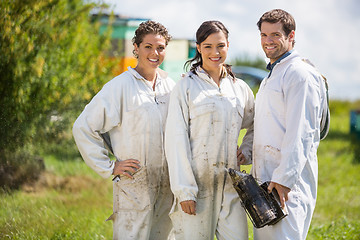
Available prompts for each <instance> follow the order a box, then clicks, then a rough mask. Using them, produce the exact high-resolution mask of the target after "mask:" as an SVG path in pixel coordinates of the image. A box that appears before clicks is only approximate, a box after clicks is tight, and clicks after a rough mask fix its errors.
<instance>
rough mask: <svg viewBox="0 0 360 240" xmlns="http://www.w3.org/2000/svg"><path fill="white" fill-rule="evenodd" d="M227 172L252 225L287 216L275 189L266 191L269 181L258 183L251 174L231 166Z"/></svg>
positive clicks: (259, 226)
mask: <svg viewBox="0 0 360 240" xmlns="http://www.w3.org/2000/svg"><path fill="white" fill-rule="evenodd" d="M228 173H229V175H230V177H231V180H232V182H233V185H234V188H235V190H236V192H237V193H238V194H239V197H240V200H241V205H242V206H243V208H244V209H245V212H246V213H247V215H248V216H249V218H250V220H251V222H252V223H253V225H254V227H256V228H262V227H264V226H266V225H274V224H275V223H277V222H278V221H280V220H281V219H282V218H284V217H286V216H287V213H286V212H285V211H284V210H283V209H282V208H281V207H280V206H281V205H280V199H279V195H278V193H277V191H276V189H275V188H274V189H273V190H272V192H271V193H268V191H267V188H268V186H269V182H265V183H263V184H261V185H259V184H258V183H257V181H256V180H255V179H254V177H253V176H252V175H250V174H247V173H245V172H239V171H236V170H234V169H232V168H230V169H228Z"/></svg>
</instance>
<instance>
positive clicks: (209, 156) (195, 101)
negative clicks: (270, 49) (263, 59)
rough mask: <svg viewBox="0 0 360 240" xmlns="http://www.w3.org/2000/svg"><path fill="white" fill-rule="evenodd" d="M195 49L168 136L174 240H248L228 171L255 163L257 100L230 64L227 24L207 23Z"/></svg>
mask: <svg viewBox="0 0 360 240" xmlns="http://www.w3.org/2000/svg"><path fill="white" fill-rule="evenodd" d="M196 41H197V42H196V47H197V49H196V55H195V57H194V59H191V60H190V61H188V62H187V63H186V65H191V68H190V71H189V72H188V73H186V74H185V76H184V77H183V79H181V80H180V81H179V82H178V83H177V85H176V86H175V87H174V89H173V91H172V93H171V97H170V103H169V111H168V118H167V124H166V131H165V151H166V157H167V161H168V166H169V175H170V185H171V190H172V192H173V193H174V196H175V199H174V203H173V207H172V210H171V212H170V218H171V220H172V222H173V226H174V234H175V237H176V239H177V240H179V239H197V240H200V239H204V240H205V239H206V240H208V239H213V238H214V235H215V234H216V237H217V239H219V240H220V239H247V238H248V232H247V219H246V214H245V212H244V210H243V208H242V207H241V204H240V200H239V197H238V195H237V193H236V191H235V189H234V187H233V186H232V182H231V179H230V177H229V175H228V174H227V171H226V168H233V169H237V170H239V165H240V164H249V163H251V152H252V136H253V117H254V96H253V93H252V91H251V89H250V88H249V86H248V85H247V84H246V83H245V82H244V81H242V80H240V79H237V78H235V77H234V75H233V73H232V72H231V67H230V66H229V65H227V64H225V60H226V57H227V52H228V48H229V42H228V30H227V29H226V27H225V26H224V25H223V24H222V23H221V22H219V21H206V22H204V23H203V24H202V25H201V26H200V27H199V29H198V30H197V33H196ZM243 128H246V129H247V133H246V135H245V137H244V139H243V143H242V145H241V147H240V148H238V147H237V142H238V138H239V132H240V130H241V129H243Z"/></svg>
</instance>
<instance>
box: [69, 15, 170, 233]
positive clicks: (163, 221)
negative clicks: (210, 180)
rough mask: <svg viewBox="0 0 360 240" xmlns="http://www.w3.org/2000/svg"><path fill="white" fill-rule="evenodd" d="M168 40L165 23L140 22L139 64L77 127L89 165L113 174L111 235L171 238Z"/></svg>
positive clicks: (104, 92)
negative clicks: (165, 139)
mask: <svg viewBox="0 0 360 240" xmlns="http://www.w3.org/2000/svg"><path fill="white" fill-rule="evenodd" d="M170 38H171V37H170V35H169V34H168V31H167V29H166V28H165V27H164V26H163V25H162V24H160V23H156V22H153V21H146V22H143V23H141V24H140V25H139V27H138V29H137V30H136V31H135V36H134V38H133V44H134V55H135V57H136V58H137V59H138V63H137V66H136V67H135V68H131V67H129V68H128V71H126V72H124V73H122V74H120V75H119V76H117V77H115V78H114V79H112V80H111V81H109V82H108V83H106V84H105V85H104V87H103V88H102V89H101V90H100V92H99V93H97V94H96V95H95V97H94V98H93V99H92V100H91V102H90V103H89V104H88V105H87V106H86V107H85V109H84V111H83V112H82V113H81V114H80V116H79V117H78V119H77V120H76V122H75V123H74V126H73V135H74V139H75V141H76V144H77V146H78V148H79V151H80V153H81V155H82V157H83V159H84V160H85V162H86V164H87V165H89V166H90V167H91V168H92V169H93V170H94V171H95V172H97V173H98V174H99V175H101V176H102V177H104V178H108V177H110V176H111V175H114V176H115V177H114V176H113V177H114V178H113V191H114V193H113V195H114V196H113V197H114V205H113V214H112V215H111V217H110V218H109V219H110V220H113V221H114V224H113V232H114V236H113V239H134V240H138V239H144V240H146V239H154V240H158V239H160V240H161V239H167V238H168V235H169V232H170V230H171V227H172V226H171V220H170V218H169V216H168V213H169V211H170V208H171V204H172V200H173V195H172V193H171V190H170V186H169V176H168V169H167V164H166V160H165V153H164V145H163V137H164V134H163V133H164V126H165V120H166V115H167V106H168V102H169V94H170V91H171V89H172V88H173V86H174V85H175V83H174V82H173V81H172V80H171V79H170V78H169V77H167V74H166V73H165V72H164V71H162V70H160V69H159V66H160V64H161V63H162V62H163V60H164V57H165V48H166V46H167V44H168V42H169V40H170ZM110 150H111V152H112V153H113V155H114V156H115V158H116V161H111V160H110V158H109V156H108V155H109V151H110Z"/></svg>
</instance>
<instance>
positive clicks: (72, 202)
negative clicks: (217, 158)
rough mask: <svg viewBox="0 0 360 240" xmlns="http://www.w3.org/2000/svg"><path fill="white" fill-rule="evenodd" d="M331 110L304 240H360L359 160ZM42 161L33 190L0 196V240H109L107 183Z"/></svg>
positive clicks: (65, 163)
mask: <svg viewBox="0 0 360 240" xmlns="http://www.w3.org/2000/svg"><path fill="white" fill-rule="evenodd" d="M332 107H333V108H334V110H333V112H332V117H331V130H330V133H329V136H328V137H327V138H326V139H325V140H323V141H322V142H321V143H320V147H319V149H318V161H319V186H318V198H317V203H316V209H315V213H314V217H313V220H312V223H311V227H310V231H309V235H308V238H307V239H310V240H313V239H314V240H315V239H354V240H355V239H360V188H359V182H360V174H359V172H360V164H359V161H360V159H357V158H356V156H355V153H354V151H353V149H354V148H356V147H358V146H354V143H352V142H351V138H350V136H349V112H348V110H349V108H350V107H349V105H346V104H344V103H336V105H332ZM340 108H341V109H340ZM244 134H245V132H244V131H242V132H241V135H242V136H243V135H244ZM240 139H241V138H240ZM44 159H45V166H46V172H45V173H44V174H43V175H42V176H41V178H40V179H39V181H38V182H37V183H36V184H35V185H31V186H24V187H23V188H22V190H19V191H14V192H12V193H11V194H9V193H1V194H0V206H1V208H0V239H112V222H105V219H107V218H108V217H109V215H110V214H111V213H112V183H111V180H110V179H102V178H101V177H100V176H98V175H97V174H96V173H94V171H92V170H91V169H90V168H89V167H88V166H87V165H86V164H85V163H84V162H83V160H81V158H80V157H78V158H76V159H61V158H60V157H59V156H57V157H55V156H45V158H44ZM356 159H357V160H356ZM250 168H251V165H249V166H245V167H242V168H241V170H246V171H247V172H249V170H250ZM248 224H249V235H250V236H249V239H250V240H252V239H253V236H252V224H251V222H250V221H248Z"/></svg>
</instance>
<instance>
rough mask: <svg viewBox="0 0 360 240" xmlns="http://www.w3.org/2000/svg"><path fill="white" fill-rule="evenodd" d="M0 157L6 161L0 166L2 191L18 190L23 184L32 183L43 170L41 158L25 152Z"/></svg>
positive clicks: (43, 165)
mask: <svg viewBox="0 0 360 240" xmlns="http://www.w3.org/2000/svg"><path fill="white" fill-rule="evenodd" d="M2 157H4V159H7V160H6V161H1V164H0V187H1V188H2V190H3V191H9V190H13V189H19V187H20V186H21V185H22V184H23V183H32V182H34V181H35V180H37V179H38V178H39V176H40V174H41V172H42V171H43V170H44V169H45V164H44V160H43V159H42V158H40V157H38V156H34V155H32V154H31V153H29V152H28V151H25V150H21V151H18V152H16V153H12V154H7V156H2Z"/></svg>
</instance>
